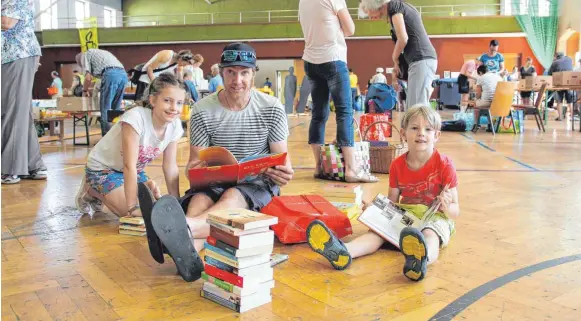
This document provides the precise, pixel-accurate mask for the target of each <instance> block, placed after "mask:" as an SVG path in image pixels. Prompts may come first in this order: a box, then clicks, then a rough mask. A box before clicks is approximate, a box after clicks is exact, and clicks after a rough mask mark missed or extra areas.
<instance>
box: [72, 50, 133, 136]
mask: <svg viewBox="0 0 581 321" xmlns="http://www.w3.org/2000/svg"><path fill="white" fill-rule="evenodd" d="M76 60H77V64H78V65H79V66H81V69H82V70H83V71H84V72H85V73H86V75H85V85H84V86H83V88H86V89H85V92H88V88H89V87H90V84H91V78H92V77H98V78H101V89H100V90H99V93H100V95H101V97H100V99H99V105H100V106H99V109H100V110H101V134H102V135H103V136H105V134H107V132H108V131H109V129H110V128H111V125H110V124H109V122H108V119H107V111H108V110H110V109H113V110H119V109H121V101H122V100H123V92H124V91H125V84H127V81H128V78H127V72H125V68H124V67H123V65H122V64H121V62H119V60H118V59H117V58H116V57H115V56H113V54H112V53H110V52H109V51H105V50H101V49H89V50H87V51H86V52H82V53H79V54H78V55H77V56H76Z"/></svg>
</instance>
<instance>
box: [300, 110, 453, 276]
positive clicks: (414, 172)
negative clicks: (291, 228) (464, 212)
mask: <svg viewBox="0 0 581 321" xmlns="http://www.w3.org/2000/svg"><path fill="white" fill-rule="evenodd" d="M401 128H402V129H401V135H402V137H403V138H404V139H405V141H406V142H407V144H408V146H409V147H408V148H409V151H408V152H407V153H405V154H404V155H402V156H400V157H398V158H397V159H395V160H394V161H393V162H392V164H391V167H390V170H389V192H388V193H389V194H388V198H389V200H390V201H392V202H394V203H398V204H400V206H401V207H402V208H404V209H406V210H408V211H410V212H412V213H413V214H414V215H415V216H418V217H419V218H421V217H423V215H424V213H425V212H426V211H427V210H428V208H429V207H431V206H432V204H433V203H434V201H436V200H437V201H439V202H440V207H439V209H438V213H437V214H436V215H434V217H433V218H432V219H431V220H429V221H428V222H426V224H425V226H424V227H423V229H422V230H421V231H420V230H417V229H415V228H411V227H406V228H404V229H403V230H402V231H401V234H400V238H399V245H400V249H401V251H402V253H403V255H404V257H405V263H404V267H403V274H404V275H405V276H406V277H407V278H409V279H410V280H413V281H420V280H422V279H423V278H424V277H425V276H426V271H427V269H426V267H427V265H429V264H432V263H435V262H436V260H437V259H438V256H439V253H440V248H443V247H446V246H447V245H448V243H449V241H450V237H451V235H452V234H453V233H454V219H456V218H457V217H458V216H459V215H460V204H459V201H458V178H457V176H456V169H455V168H454V164H453V162H452V160H451V159H450V158H449V157H447V156H445V155H443V154H441V153H440V152H438V150H437V149H436V146H435V145H436V143H437V142H438V140H439V138H440V134H441V132H440V128H441V119H440V115H439V114H438V112H437V111H435V110H433V109H432V108H430V107H427V106H419V105H416V106H414V107H411V108H410V109H409V110H408V111H407V112H406V113H405V114H404V116H403V118H402V121H401ZM368 206H369V204H365V206H364V210H365V209H366V208H367V207H368ZM307 242H308V243H309V245H310V246H311V248H313V250H314V251H316V252H317V253H319V254H321V255H322V256H324V257H325V258H326V259H327V260H329V262H330V263H331V265H332V266H333V267H334V268H335V269H337V270H343V269H346V268H347V267H349V265H350V264H351V262H352V259H354V258H357V257H360V256H364V255H368V254H372V253H375V252H376V251H377V250H378V249H379V248H380V247H381V246H382V245H383V244H384V243H385V240H384V239H383V238H382V237H381V236H379V235H378V234H376V233H375V232H373V231H368V232H367V233H365V234H363V235H360V236H358V237H356V238H355V239H353V240H352V241H350V242H348V243H343V242H342V241H341V240H339V239H338V238H337V237H336V236H335V235H334V234H333V232H331V230H330V229H329V228H328V227H327V226H325V224H324V223H323V222H321V221H319V220H315V221H313V222H312V223H311V224H310V225H309V226H308V228H307Z"/></svg>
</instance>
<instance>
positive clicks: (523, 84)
mask: <svg viewBox="0 0 581 321" xmlns="http://www.w3.org/2000/svg"><path fill="white" fill-rule="evenodd" d="M517 88H518V89H519V90H526V89H530V88H529V87H527V80H526V79H521V80H519V81H518V85H517Z"/></svg>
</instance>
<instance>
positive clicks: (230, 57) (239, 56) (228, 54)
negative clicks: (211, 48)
mask: <svg viewBox="0 0 581 321" xmlns="http://www.w3.org/2000/svg"><path fill="white" fill-rule="evenodd" d="M222 60H223V61H225V62H233V61H243V62H245V61H254V60H256V53H254V52H251V51H240V50H226V51H224V52H223V53H222Z"/></svg>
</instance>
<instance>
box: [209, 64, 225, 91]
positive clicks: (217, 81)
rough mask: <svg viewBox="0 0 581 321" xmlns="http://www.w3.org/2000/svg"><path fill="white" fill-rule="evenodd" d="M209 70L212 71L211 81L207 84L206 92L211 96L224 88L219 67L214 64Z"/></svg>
mask: <svg viewBox="0 0 581 321" xmlns="http://www.w3.org/2000/svg"><path fill="white" fill-rule="evenodd" d="M210 70H211V71H212V79H210V83H209V84H208V91H209V92H210V94H212V93H215V92H217V91H218V90H219V89H221V88H224V81H223V80H222V75H220V65H218V64H214V65H212V67H211V68H210Z"/></svg>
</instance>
